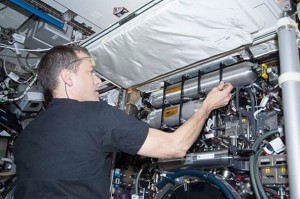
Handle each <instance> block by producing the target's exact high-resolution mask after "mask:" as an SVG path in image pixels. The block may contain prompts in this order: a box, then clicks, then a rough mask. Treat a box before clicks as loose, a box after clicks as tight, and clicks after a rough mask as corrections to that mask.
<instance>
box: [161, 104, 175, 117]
mask: <svg viewBox="0 0 300 199" xmlns="http://www.w3.org/2000/svg"><path fill="white" fill-rule="evenodd" d="M177 113H178V106H172V107H168V108H166V109H165V111H164V118H167V117H171V116H173V115H175V114H177Z"/></svg>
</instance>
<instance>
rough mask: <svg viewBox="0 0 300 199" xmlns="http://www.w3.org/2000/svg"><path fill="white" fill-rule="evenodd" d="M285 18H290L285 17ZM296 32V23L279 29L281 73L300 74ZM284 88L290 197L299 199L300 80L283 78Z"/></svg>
mask: <svg viewBox="0 0 300 199" xmlns="http://www.w3.org/2000/svg"><path fill="white" fill-rule="evenodd" d="M286 19H290V18H288V17H286ZM290 20H291V19H290ZM296 35H297V34H296V27H295V26H291V25H282V26H280V27H279V28H278V40H279V56H280V71H281V75H283V74H284V73H291V72H292V73H300V67H299V53H298V48H297V42H296ZM281 87H282V98H283V100H282V102H283V112H284V122H285V125H284V128H285V137H286V146H287V155H288V158H287V159H288V168H289V169H288V174H289V186H290V198H300V178H299V176H300V170H299V168H300V156H299V154H300V144H299V143H300V122H299V118H300V92H299V91H300V82H299V81H295V80H292V79H290V80H287V81H284V82H283V83H282V85H281Z"/></svg>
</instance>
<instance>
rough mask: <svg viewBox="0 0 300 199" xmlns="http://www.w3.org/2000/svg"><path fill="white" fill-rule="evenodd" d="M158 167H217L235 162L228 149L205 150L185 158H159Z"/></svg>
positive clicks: (172, 169) (166, 168) (163, 168)
mask: <svg viewBox="0 0 300 199" xmlns="http://www.w3.org/2000/svg"><path fill="white" fill-rule="evenodd" d="M157 164H158V168H159V169H162V170H165V171H174V170H178V169H189V168H194V167H197V168H217V167H229V166H231V165H232V164H233V156H231V155H229V153H228V149H222V150H219V151H205V152H199V153H189V154H187V155H186V157H185V158H175V159H159V160H158V161H157Z"/></svg>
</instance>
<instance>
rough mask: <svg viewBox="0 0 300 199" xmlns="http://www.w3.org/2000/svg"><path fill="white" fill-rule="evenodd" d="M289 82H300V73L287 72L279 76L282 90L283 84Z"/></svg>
mask: <svg viewBox="0 0 300 199" xmlns="http://www.w3.org/2000/svg"><path fill="white" fill-rule="evenodd" d="M287 81H297V82H300V73H298V72H287V73H283V74H281V75H280V76H279V78H278V84H279V87H280V88H281V84H283V83H284V82H287Z"/></svg>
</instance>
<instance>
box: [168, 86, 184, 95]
mask: <svg viewBox="0 0 300 199" xmlns="http://www.w3.org/2000/svg"><path fill="white" fill-rule="evenodd" d="M177 91H181V86H177V87H174V88H168V89H166V94H168V93H175V92H177Z"/></svg>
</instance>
